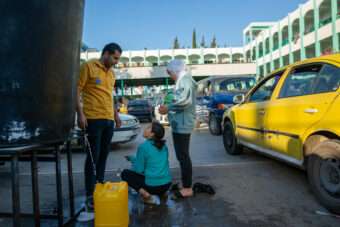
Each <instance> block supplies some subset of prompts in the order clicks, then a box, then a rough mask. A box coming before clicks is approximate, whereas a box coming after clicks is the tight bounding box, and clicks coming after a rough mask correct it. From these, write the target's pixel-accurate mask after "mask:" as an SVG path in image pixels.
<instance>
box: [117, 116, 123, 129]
mask: <svg viewBox="0 0 340 227" xmlns="http://www.w3.org/2000/svg"><path fill="white" fill-rule="evenodd" d="M115 123H116V128H120V127H121V126H122V121H121V120H120V117H119V116H118V114H117V115H116V116H115Z"/></svg>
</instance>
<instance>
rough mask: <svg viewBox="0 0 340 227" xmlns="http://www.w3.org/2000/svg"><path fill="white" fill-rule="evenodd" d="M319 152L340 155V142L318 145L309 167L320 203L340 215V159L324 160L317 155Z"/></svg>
mask: <svg viewBox="0 0 340 227" xmlns="http://www.w3.org/2000/svg"><path fill="white" fill-rule="evenodd" d="M318 152H327V153H329V152H332V153H333V152H334V153H333V154H339V153H340V141H339V140H327V141H324V142H322V143H320V144H319V145H317V146H316V147H315V149H314V154H313V155H311V156H310V157H308V165H307V172H308V180H309V183H310V185H311V188H312V190H313V192H314V194H315V195H316V197H317V198H318V200H319V201H320V203H321V204H322V205H323V206H325V207H326V208H327V209H328V210H330V211H331V212H334V213H337V214H340V158H339V156H335V157H337V158H329V159H323V158H321V157H319V156H318V155H316V154H317V153H318Z"/></svg>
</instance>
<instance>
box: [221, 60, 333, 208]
mask: <svg viewBox="0 0 340 227" xmlns="http://www.w3.org/2000/svg"><path fill="white" fill-rule="evenodd" d="M339 85H340V54H334V55H328V56H322V57H318V58H313V59H308V60H305V61H302V62H298V63H295V64H293V65H289V66H286V67H284V68H281V69H279V70H276V71H275V72H273V73H271V74H270V75H269V76H267V77H265V78H264V79H262V80H261V81H260V82H259V83H258V84H257V85H256V86H255V87H254V88H253V89H252V90H250V91H249V93H248V94H247V95H242V94H240V95H237V96H235V97H234V102H235V103H237V105H235V106H233V107H232V108H230V109H229V110H228V111H226V112H225V114H224V116H223V121H222V124H223V142H224V147H225V149H226V151H227V153H229V154H232V155H235V154H239V153H241V152H242V148H243V147H248V148H252V149H254V150H256V151H258V152H260V153H263V154H265V155H269V156H271V157H274V158H276V159H279V160H283V161H286V162H288V163H290V164H293V165H295V166H298V167H301V168H303V169H305V170H307V173H308V179H309V182H310V185H311V188H312V190H313V191H314V193H315V195H316V197H317V198H318V199H319V201H320V202H321V203H322V204H323V205H324V206H325V207H326V208H328V209H329V210H331V211H333V212H336V213H340V97H339V96H340V89H339Z"/></svg>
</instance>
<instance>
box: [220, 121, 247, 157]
mask: <svg viewBox="0 0 340 227" xmlns="http://www.w3.org/2000/svg"><path fill="white" fill-rule="evenodd" d="M223 145H224V149H225V151H226V152H227V153H228V154H230V155H238V154H241V153H242V151H243V147H242V145H240V144H238V143H237V138H236V135H235V130H234V127H233V124H232V123H231V122H230V121H227V122H226V123H225V124H224V129H223Z"/></svg>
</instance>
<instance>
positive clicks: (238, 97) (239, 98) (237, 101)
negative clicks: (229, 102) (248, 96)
mask: <svg viewBox="0 0 340 227" xmlns="http://www.w3.org/2000/svg"><path fill="white" fill-rule="evenodd" d="M244 101H245V96H244V94H239V95H235V96H234V98H233V102H234V103H235V104H241V103H243V102H244Z"/></svg>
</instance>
